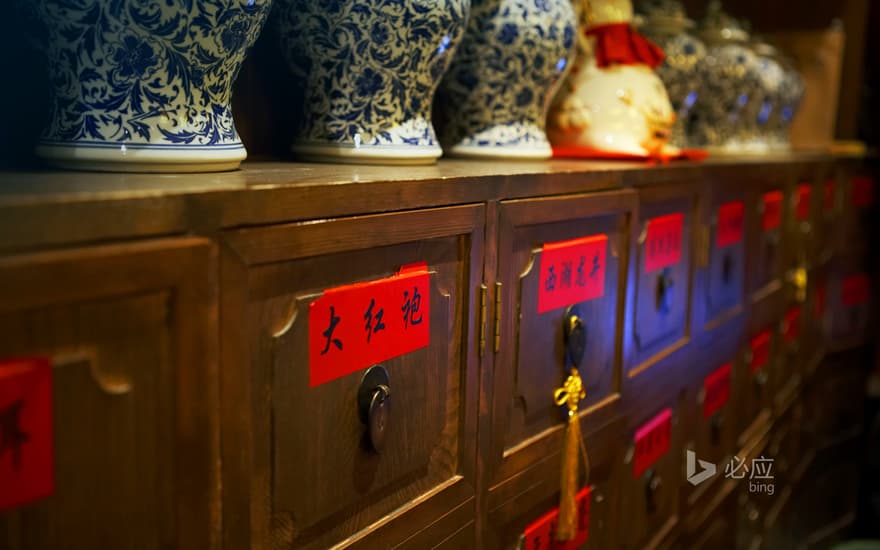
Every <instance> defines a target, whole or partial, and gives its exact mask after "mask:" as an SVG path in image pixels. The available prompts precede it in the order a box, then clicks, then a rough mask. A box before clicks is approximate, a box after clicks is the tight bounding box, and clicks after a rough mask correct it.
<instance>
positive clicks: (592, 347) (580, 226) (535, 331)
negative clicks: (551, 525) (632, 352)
mask: <svg viewBox="0 0 880 550" xmlns="http://www.w3.org/2000/svg"><path fill="white" fill-rule="evenodd" d="M634 199H635V196H634V194H632V193H629V192H614V193H603V194H597V195H591V196H571V197H560V198H554V199H543V200H525V201H513V202H510V203H503V204H502V205H501V206H500V208H499V237H498V239H499V240H498V265H499V273H498V277H497V279H498V282H499V285H500V286H496V288H495V289H494V290H495V292H496V298H498V299H497V300H496V304H498V303H499V300H500V305H497V306H496V311H499V312H500V327H499V333H500V334H499V337H498V342H497V344H498V345H497V348H496V354H495V366H494V385H493V391H494V398H493V399H494V407H493V419H492V425H493V426H495V427H496V429H494V430H493V432H492V438H493V440H492V453H491V456H490V459H489V464H490V465H491V469H490V471H491V472H492V474H491V478H490V479H491V480H492V481H491V484H490V485H491V486H495V485H497V484H499V483H502V482H504V481H505V480H507V479H509V478H511V477H512V476H514V475H515V474H517V472H519V471H520V470H521V469H523V468H525V467H527V466H528V465H530V464H534V463H536V462H538V461H540V460H543V459H545V458H546V457H547V453H548V452H557V451H558V449H559V447H551V448H548V447H547V446H548V445H549V443H548V441H549V439H548V438H556V437H558V436H559V434H561V432H562V430H563V428H564V425H565V424H564V416H563V411H562V408H561V407H560V406H558V405H557V404H556V403H555V401H554V392H555V390H556V389H557V388H559V387H560V386H562V384H563V382H564V381H565V379H566V377H567V376H568V374H569V370H570V368H571V366H572V364H573V363H572V362H573V361H578V362H579V364H578V371H579V375H580V377H581V380H582V383H583V388H584V392H585V395H586V397H585V398H584V399H582V400H581V401H580V403H579V411H580V413H581V415H582V419H583V420H584V422H583V423H584V424H585V430H587V431H589V430H591V429H592V427H594V426H597V425H603V424H604V421H602V420H601V419H602V418H606V419H607V418H609V417H610V416H609V415H610V414H611V412H612V410H613V409H615V407H616V403H617V401H618V399H617V396H618V393H619V384H620V369H621V362H622V361H621V353H620V342H621V336H620V327H621V325H622V323H621V322H619V319H621V318H622V308H623V295H622V289H623V288H624V287H625V284H624V281H625V276H626V272H627V269H626V261H627V255H626V251H627V250H628V248H629V247H628V244H629V242H630V231H631V227H632V225H631V221H630V220H631V216H632V212H633V208H634V206H635V202H634ZM572 322H577V323H579V326H580V327H581V328H580V329H579V330H580V331H581V332H580V339H578V338H577V337H573V338H569V337H567V336H566V334H567V330H568V327H570V326H571V323H572ZM568 342H571V343H572V345H574V346H575V347H577V346H580V348H581V351H580V353H579V354H578V353H577V352H575V355H577V358H576V359H573V355H572V353H571V350H572V349H573V348H569V347H568V345H567V343H568ZM578 342H579V343H578ZM587 415H589V418H588V417H587ZM526 441H528V444H524V442H526Z"/></svg>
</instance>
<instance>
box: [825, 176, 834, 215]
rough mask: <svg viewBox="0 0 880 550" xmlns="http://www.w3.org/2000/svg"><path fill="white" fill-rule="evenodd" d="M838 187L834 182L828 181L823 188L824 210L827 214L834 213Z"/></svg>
mask: <svg viewBox="0 0 880 550" xmlns="http://www.w3.org/2000/svg"><path fill="white" fill-rule="evenodd" d="M836 186H837V185H836V184H835V182H834V180H826V181H825V186H824V187H823V188H822V209H823V210H824V211H825V213H826V214H828V213H830V212H834V189H835V187H836Z"/></svg>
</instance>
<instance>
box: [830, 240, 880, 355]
mask: <svg viewBox="0 0 880 550" xmlns="http://www.w3.org/2000/svg"><path fill="white" fill-rule="evenodd" d="M865 267H866V266H865V265H864V264H863V262H862V261H861V260H860V259H858V258H854V257H851V256H850V257H840V258H838V259H836V260H835V262H834V266H833V268H832V270H833V271H832V274H831V282H830V284H829V287H828V292H829V294H828V298H827V300H828V305H829V306H830V308H831V342H832V346H833V347H835V348H840V347H852V346H857V345H860V344H861V343H862V342H863V341H864V338H865V331H866V329H867V328H868V323H869V321H870V316H871V303H872V299H873V298H872V291H873V288H872V281H871V279H870V276H869V274H868V273H867V272H866V270H865Z"/></svg>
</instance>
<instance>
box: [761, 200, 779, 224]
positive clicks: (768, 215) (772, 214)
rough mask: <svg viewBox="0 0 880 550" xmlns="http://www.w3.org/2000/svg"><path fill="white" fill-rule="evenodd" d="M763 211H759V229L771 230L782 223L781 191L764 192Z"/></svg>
mask: <svg viewBox="0 0 880 550" xmlns="http://www.w3.org/2000/svg"><path fill="white" fill-rule="evenodd" d="M763 201H764V211H763V212H762V213H761V229H763V230H764V231H773V230H774V229H777V228H778V227H779V226H780V225H782V191H770V192H769V193H764V198H763Z"/></svg>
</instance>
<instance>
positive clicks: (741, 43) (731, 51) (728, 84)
mask: <svg viewBox="0 0 880 550" xmlns="http://www.w3.org/2000/svg"><path fill="white" fill-rule="evenodd" d="M700 37H701V38H702V39H703V41H704V42H705V43H706V46H707V48H708V51H707V54H706V58H705V62H704V71H702V73H703V77H704V78H703V82H702V86H703V90H704V92H703V98H704V99H705V101H701V102H700V103H699V104H697V105H695V107H694V110H693V113H694V121H693V124H691V126H690V128H689V130H690V132H691V133H690V136H689V138H688V139H689V140H690V142H691V143H694V144H698V145H699V146H704V147H708V148H711V149H713V150H715V151H716V152H725V151H730V152H741V151H742V150H744V148H745V147H746V144H747V143H748V141H749V140H750V139H751V138H752V137H753V135H754V132H755V127H756V126H757V113H758V111H759V110H760V105H761V103H762V101H763V98H762V96H761V82H760V78H761V75H760V67H759V62H758V57H757V56H756V55H755V54H754V52H752V50H751V49H750V48H749V47H748V40H749V34H748V32H746V31H745V29H744V28H743V27H742V25H741V24H740V23H739V22H738V21H736V20H735V19H733V18H732V17H730V16H729V15H727V14H726V13H724V12H723V11H721V4H720V2H711V3H710V4H709V8H708V11H707V15H706V19H705V20H704V21H703V25H702V29H701V33H700Z"/></svg>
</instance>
